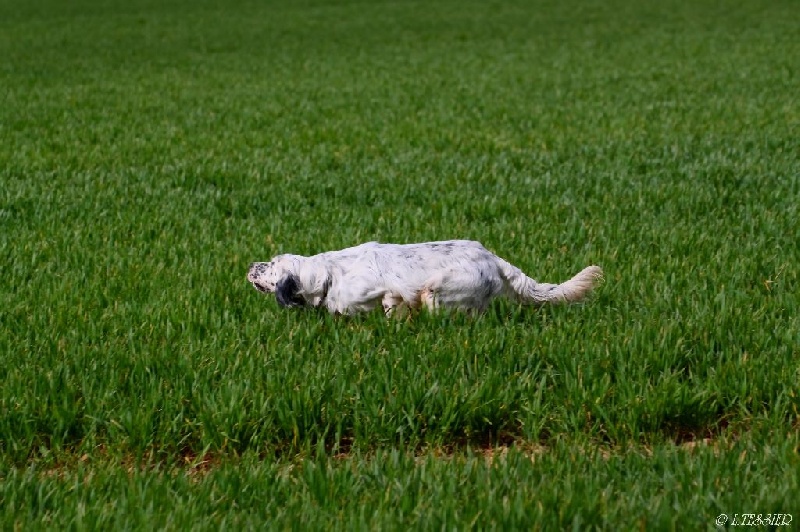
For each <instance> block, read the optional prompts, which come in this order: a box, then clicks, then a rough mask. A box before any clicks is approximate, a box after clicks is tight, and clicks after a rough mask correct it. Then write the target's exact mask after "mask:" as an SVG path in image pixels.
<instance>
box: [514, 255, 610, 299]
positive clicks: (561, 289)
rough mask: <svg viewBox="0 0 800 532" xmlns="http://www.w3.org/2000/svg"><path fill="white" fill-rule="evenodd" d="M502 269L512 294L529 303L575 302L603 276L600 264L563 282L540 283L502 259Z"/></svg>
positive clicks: (585, 294) (586, 293)
mask: <svg viewBox="0 0 800 532" xmlns="http://www.w3.org/2000/svg"><path fill="white" fill-rule="evenodd" d="M500 271H501V273H502V275H503V277H505V279H506V284H507V286H508V288H509V289H510V292H511V294H510V295H512V296H515V297H516V298H517V300H519V301H520V302H521V303H524V304H527V305H542V304H544V303H574V302H576V301H581V300H582V299H584V298H585V297H586V296H587V295H588V294H589V292H591V291H592V289H593V288H594V287H595V286H597V284H598V283H599V282H600V281H601V280H602V278H603V270H602V269H601V268H600V266H587V267H586V268H584V269H583V270H581V271H580V273H578V274H577V275H576V276H575V277H573V278H572V279H570V280H569V281H565V282H563V283H561V284H550V283H538V282H536V281H535V280H533V279H531V278H530V277H528V276H527V275H525V273H524V272H523V271H522V270H520V269H519V268H517V267H516V266H514V265H512V264H509V263H508V262H506V261H504V260H501V261H500Z"/></svg>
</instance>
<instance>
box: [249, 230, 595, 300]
mask: <svg viewBox="0 0 800 532" xmlns="http://www.w3.org/2000/svg"><path fill="white" fill-rule="evenodd" d="M602 275H603V271H602V270H601V269H600V267H599V266H589V267H587V268H584V269H583V270H582V271H581V272H580V273H578V274H577V275H576V276H575V277H573V278H572V279H570V280H569V281H566V282H564V283H561V284H549V283H538V282H536V281H535V280H533V279H531V278H530V277H528V276H527V275H525V274H524V273H523V272H522V270H520V269H519V268H517V267H515V266H513V265H511V264H509V263H508V262H506V261H505V260H503V259H501V258H500V257H498V256H497V255H495V254H494V253H492V252H490V251H488V250H487V249H486V248H484V247H483V246H482V245H481V244H480V243H479V242H473V241H468V240H449V241H445V242H427V243H422V244H405V245H399V244H379V243H377V242H369V243H366V244H361V245H360V246H355V247H352V248H347V249H343V250H340V251H329V252H327V253H320V254H319V255H313V256H311V257H302V256H299V255H278V256H277V257H275V258H274V259H272V261H270V262H254V263H253V264H252V265H251V266H250V270H249V272H248V274H247V280H248V281H249V282H251V283H252V284H253V286H254V287H255V288H256V289H258V290H260V291H262V292H267V293H273V292H276V295H277V296H278V301H279V302H280V303H281V304H282V305H284V306H302V305H310V306H313V307H319V306H324V307H325V308H327V309H328V310H329V311H330V312H334V313H338V314H354V313H356V312H361V311H369V310H372V309H374V308H375V307H377V306H378V304H381V305H382V306H383V310H384V312H385V313H386V314H387V315H388V314H391V313H392V312H393V311H394V310H395V309H397V308H399V307H408V308H420V307H426V308H428V309H430V310H435V309H438V308H440V307H445V308H457V309H474V310H479V311H480V310H484V309H485V308H486V307H487V306H488V305H489V303H490V302H491V301H492V299H493V298H495V297H497V296H505V297H509V298H512V299H515V300H517V301H519V302H520V303H523V304H531V305H540V304H543V303H550V302H554V303H558V302H565V303H569V302H574V301H580V300H581V299H583V298H584V297H585V296H586V295H587V294H588V293H589V292H590V291H591V290H592V288H593V287H594V286H595V284H596V282H597V281H598V280H599V279H600V278H601V277H602Z"/></svg>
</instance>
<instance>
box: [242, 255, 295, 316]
mask: <svg viewBox="0 0 800 532" xmlns="http://www.w3.org/2000/svg"><path fill="white" fill-rule="evenodd" d="M301 258H302V257H298V256H296V255H278V256H277V257H275V258H274V259H272V260H271V261H269V262H254V263H252V264H251V265H250V270H249V271H248V272H247V280H248V281H249V282H250V283H252V284H253V287H254V288H255V289H256V290H258V291H259V292H264V293H267V294H271V293H274V294H275V298H276V299H277V300H278V303H279V304H280V305H281V306H283V307H302V306H304V305H305V304H306V300H305V299H304V298H303V296H301V295H300V293H299V292H300V289H301V285H300V279H299V277H298V269H299V266H298V264H299V260H298V259H301Z"/></svg>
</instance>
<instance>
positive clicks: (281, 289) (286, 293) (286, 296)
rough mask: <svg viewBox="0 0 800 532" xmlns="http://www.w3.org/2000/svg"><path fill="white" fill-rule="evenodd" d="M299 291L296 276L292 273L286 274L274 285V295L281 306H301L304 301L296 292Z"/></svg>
mask: <svg viewBox="0 0 800 532" xmlns="http://www.w3.org/2000/svg"><path fill="white" fill-rule="evenodd" d="M299 291H300V285H299V284H298V283H297V278H296V277H295V276H294V275H287V276H286V277H284V278H283V279H281V280H280V281H278V286H276V287H275V297H276V298H277V300H278V304H279V305H280V306H282V307H302V306H303V305H305V304H306V301H305V299H303V298H302V296H300V295H299V294H298V293H297V292H299Z"/></svg>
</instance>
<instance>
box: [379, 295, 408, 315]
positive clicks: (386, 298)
mask: <svg viewBox="0 0 800 532" xmlns="http://www.w3.org/2000/svg"><path fill="white" fill-rule="evenodd" d="M381 304H382V305H383V313H384V314H385V315H386V317H387V318H389V317H391V316H394V315H396V314H400V311H402V310H404V309H405V308H406V305H405V301H404V300H403V297H402V296H401V295H399V294H395V293H393V292H386V293H385V294H384V295H383V299H382V300H381Z"/></svg>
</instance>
